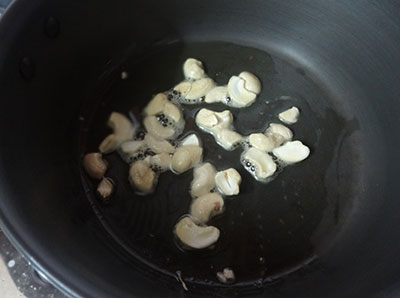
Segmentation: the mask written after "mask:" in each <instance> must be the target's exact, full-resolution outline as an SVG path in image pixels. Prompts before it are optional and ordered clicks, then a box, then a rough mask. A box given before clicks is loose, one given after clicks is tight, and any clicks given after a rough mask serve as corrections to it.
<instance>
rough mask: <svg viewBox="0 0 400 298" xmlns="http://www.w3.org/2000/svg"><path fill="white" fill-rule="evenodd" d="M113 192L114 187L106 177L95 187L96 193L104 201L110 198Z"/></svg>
mask: <svg viewBox="0 0 400 298" xmlns="http://www.w3.org/2000/svg"><path fill="white" fill-rule="evenodd" d="M113 190H114V185H113V184H112V182H111V181H110V179H108V178H106V177H103V179H101V181H100V183H99V185H98V186H97V192H98V193H99V194H100V196H101V197H102V198H103V199H104V200H105V199H108V198H109V197H110V196H111V194H112V193H113Z"/></svg>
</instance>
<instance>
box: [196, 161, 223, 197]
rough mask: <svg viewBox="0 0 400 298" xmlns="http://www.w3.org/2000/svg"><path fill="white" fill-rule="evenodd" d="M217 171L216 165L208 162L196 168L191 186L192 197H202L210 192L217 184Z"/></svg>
mask: <svg viewBox="0 0 400 298" xmlns="http://www.w3.org/2000/svg"><path fill="white" fill-rule="evenodd" d="M216 173H217V171H216V170H215V168H214V166H213V165H212V164H210V163H208V162H207V163H205V164H203V165H201V166H199V167H197V168H195V169H194V171H193V180H192V183H191V186H190V194H191V195H192V197H200V196H202V195H205V194H207V193H209V192H210V191H211V190H212V189H213V188H214V186H215V174H216Z"/></svg>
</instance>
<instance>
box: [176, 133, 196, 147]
mask: <svg viewBox="0 0 400 298" xmlns="http://www.w3.org/2000/svg"><path fill="white" fill-rule="evenodd" d="M188 145H194V146H200V145H201V144H200V140H199V138H198V137H197V135H195V134H194V133H192V134H190V135H188V136H187V137H185V138H184V139H183V140H182V142H181V146H188Z"/></svg>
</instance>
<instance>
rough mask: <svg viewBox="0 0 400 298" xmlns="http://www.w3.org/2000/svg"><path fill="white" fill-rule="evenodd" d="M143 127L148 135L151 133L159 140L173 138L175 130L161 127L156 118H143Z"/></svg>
mask: <svg viewBox="0 0 400 298" xmlns="http://www.w3.org/2000/svg"><path fill="white" fill-rule="evenodd" d="M143 125H144V128H146V130H147V132H148V133H151V134H153V135H154V136H156V137H158V138H160V139H172V138H174V136H175V130H174V129H172V128H171V127H168V126H162V125H161V123H160V122H159V121H158V120H157V118H156V116H147V117H145V118H144V120H143Z"/></svg>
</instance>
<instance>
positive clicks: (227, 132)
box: [195, 109, 243, 150]
mask: <svg viewBox="0 0 400 298" xmlns="http://www.w3.org/2000/svg"><path fill="white" fill-rule="evenodd" d="M195 121H196V124H197V126H198V127H200V128H201V129H202V130H204V131H206V132H208V133H211V134H212V135H213V136H214V138H215V141H216V142H217V143H218V144H219V145H220V146H222V147H223V148H224V149H225V150H233V149H234V148H235V145H236V144H238V143H239V142H241V141H242V139H243V137H242V136H241V135H240V134H238V133H237V132H235V131H233V130H232V122H233V116H232V113H231V112H230V111H228V110H225V111H223V112H220V113H218V112H214V111H211V110H208V109H201V110H200V111H199V112H198V113H197V115H196V118H195Z"/></svg>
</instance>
